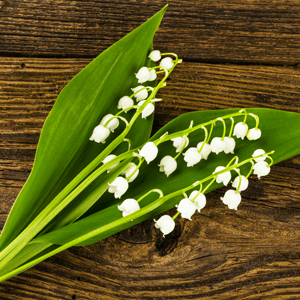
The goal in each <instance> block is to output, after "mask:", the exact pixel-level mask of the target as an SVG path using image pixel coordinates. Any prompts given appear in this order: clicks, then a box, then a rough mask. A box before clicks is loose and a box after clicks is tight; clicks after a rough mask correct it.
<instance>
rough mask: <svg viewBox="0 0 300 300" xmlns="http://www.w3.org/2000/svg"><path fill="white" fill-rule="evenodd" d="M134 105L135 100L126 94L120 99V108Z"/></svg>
mask: <svg viewBox="0 0 300 300" xmlns="http://www.w3.org/2000/svg"><path fill="white" fill-rule="evenodd" d="M133 105H134V102H133V100H132V99H131V98H130V97H128V96H124V97H122V98H121V99H120V100H119V103H118V109H128V108H129V107H132V106H133ZM125 112H126V111H125Z"/></svg>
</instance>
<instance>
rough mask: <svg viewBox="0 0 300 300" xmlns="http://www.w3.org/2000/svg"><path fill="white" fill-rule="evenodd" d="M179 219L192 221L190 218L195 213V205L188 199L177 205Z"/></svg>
mask: <svg viewBox="0 0 300 300" xmlns="http://www.w3.org/2000/svg"><path fill="white" fill-rule="evenodd" d="M177 210H178V212H180V213H181V217H182V218H185V219H188V220H190V221H192V219H191V217H192V215H193V214H194V213H195V211H196V205H195V204H194V203H193V202H192V201H191V200H190V199H188V198H183V199H182V200H181V201H180V202H179V204H178V205H177Z"/></svg>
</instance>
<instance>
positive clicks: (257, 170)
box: [253, 161, 271, 179]
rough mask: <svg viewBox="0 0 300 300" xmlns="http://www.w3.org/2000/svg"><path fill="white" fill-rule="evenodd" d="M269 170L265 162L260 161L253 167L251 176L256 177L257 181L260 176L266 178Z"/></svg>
mask: <svg viewBox="0 0 300 300" xmlns="http://www.w3.org/2000/svg"><path fill="white" fill-rule="evenodd" d="M270 170H271V168H270V167H269V166H268V163H267V162H266V161H260V162H258V163H256V164H255V165H254V167H253V174H255V175H257V177H258V179H260V177H261V176H266V175H268V174H269V173H270Z"/></svg>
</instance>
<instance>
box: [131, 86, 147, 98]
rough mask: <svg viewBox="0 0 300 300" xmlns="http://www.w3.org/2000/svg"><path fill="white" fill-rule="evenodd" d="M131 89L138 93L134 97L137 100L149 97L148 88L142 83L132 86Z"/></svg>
mask: <svg viewBox="0 0 300 300" xmlns="http://www.w3.org/2000/svg"><path fill="white" fill-rule="evenodd" d="M131 90H132V91H133V93H136V94H135V95H134V97H135V98H136V100H137V101H141V100H145V99H147V97H148V91H147V88H145V87H144V86H142V85H139V86H137V87H135V88H132V89H131Z"/></svg>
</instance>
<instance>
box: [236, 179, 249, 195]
mask: <svg viewBox="0 0 300 300" xmlns="http://www.w3.org/2000/svg"><path fill="white" fill-rule="evenodd" d="M239 184H240V176H237V177H236V178H235V179H234V180H233V182H232V187H234V188H237V187H238V186H239ZM248 185H249V180H248V179H247V178H246V177H245V176H244V175H241V185H240V188H239V192H242V191H244V190H246V189H247V188H248Z"/></svg>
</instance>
